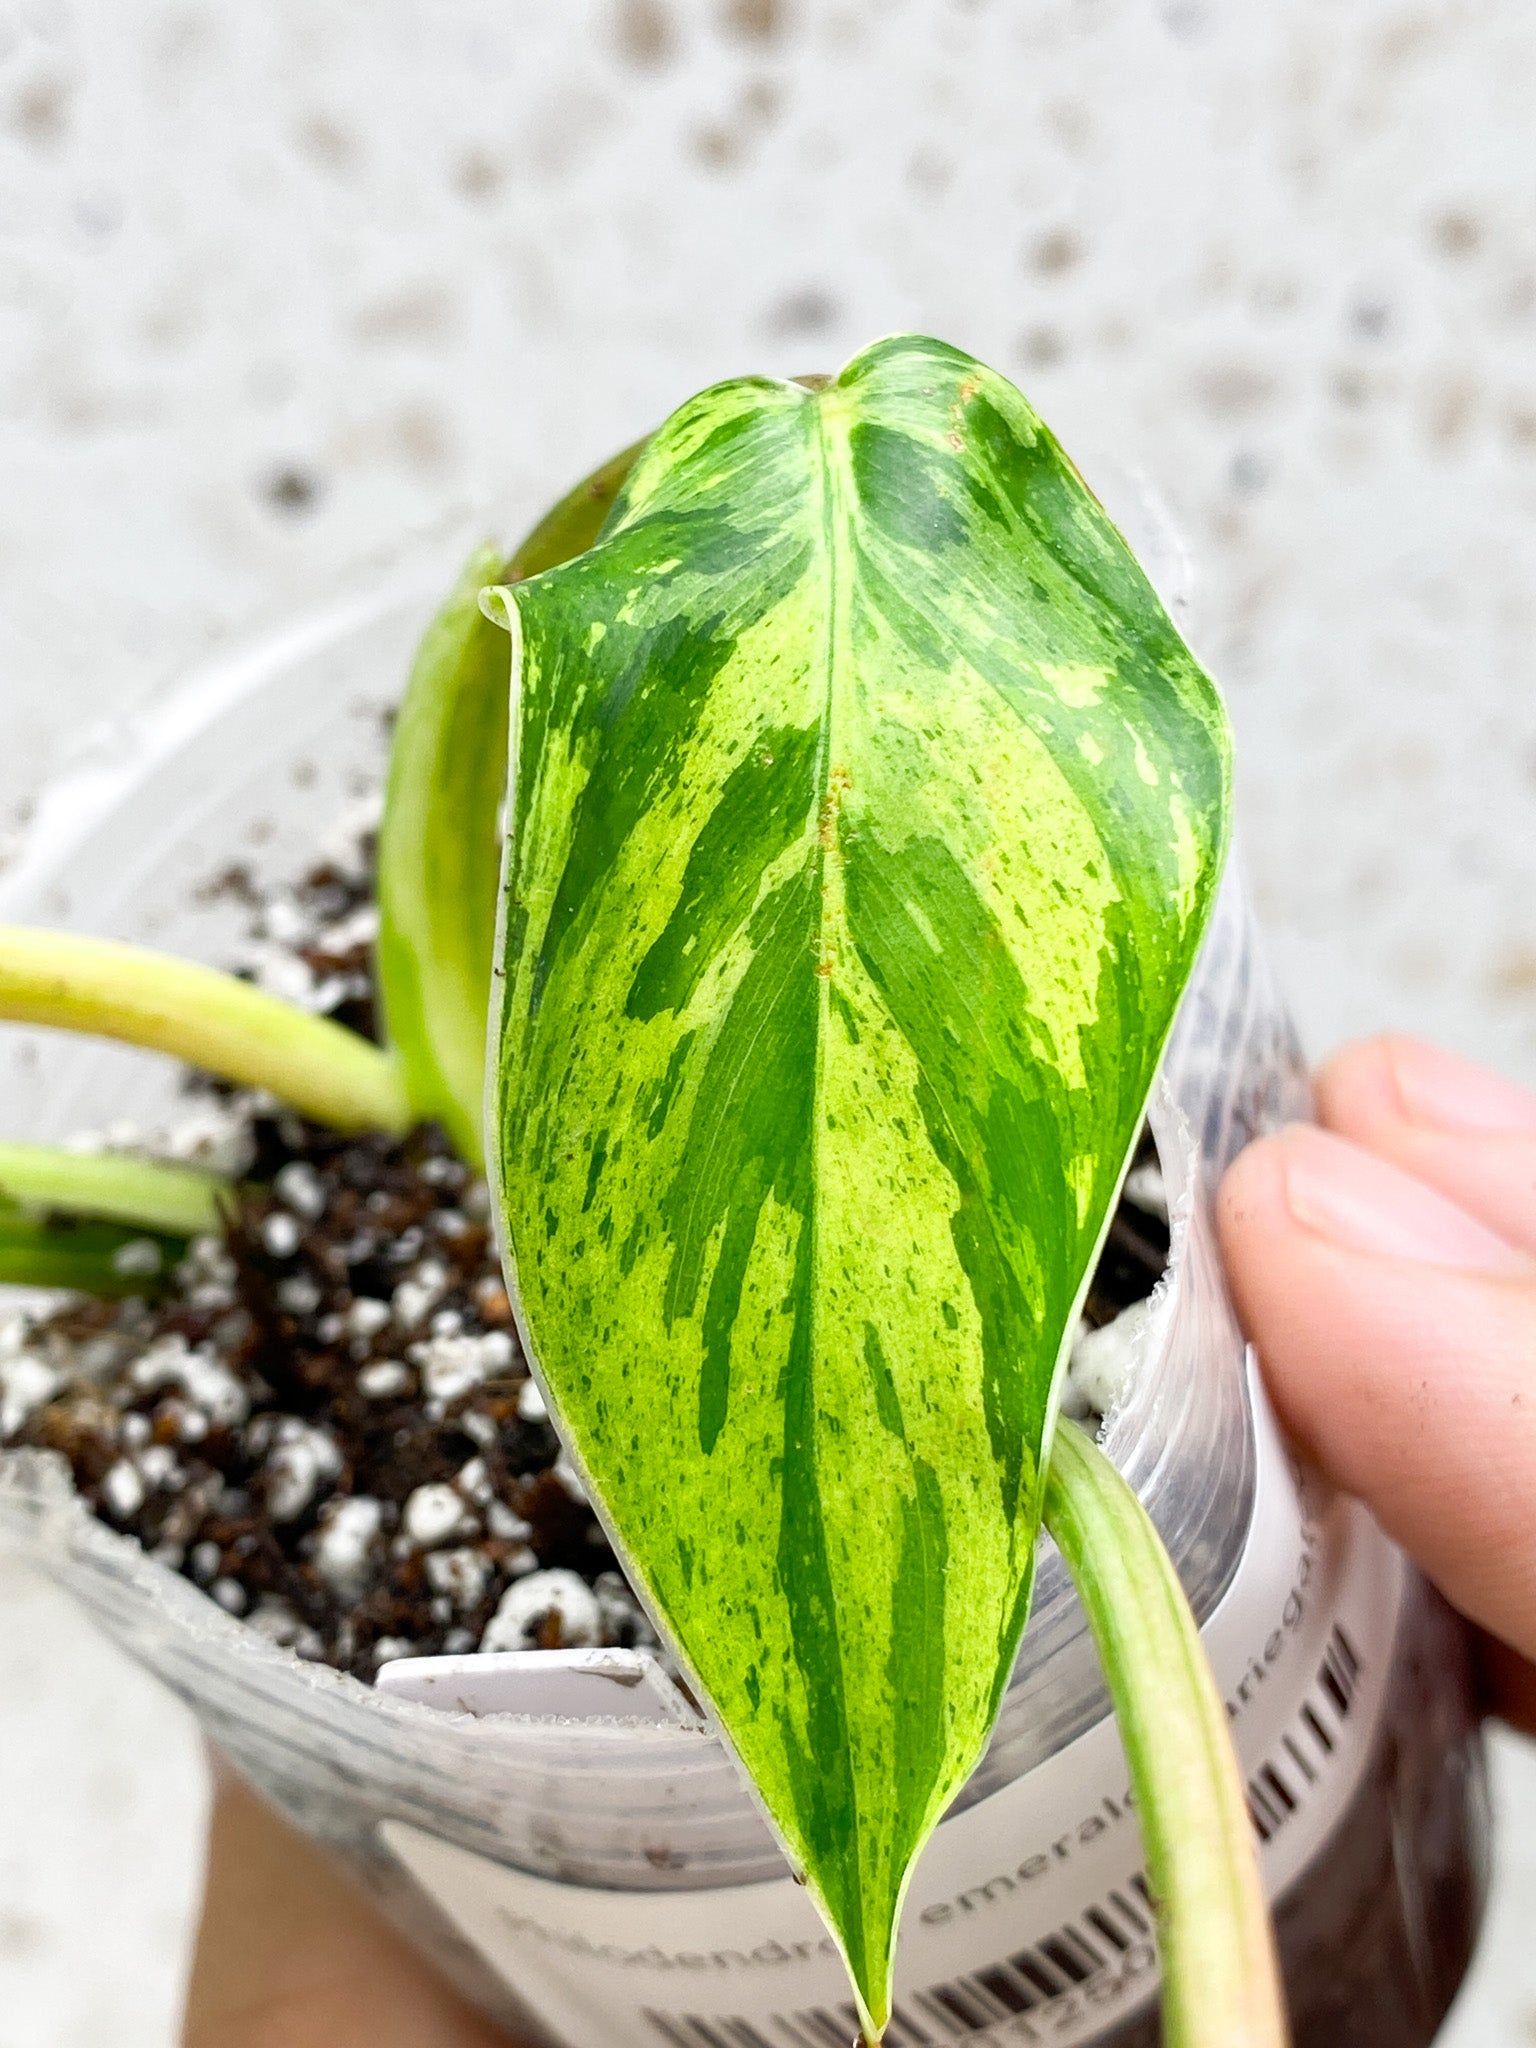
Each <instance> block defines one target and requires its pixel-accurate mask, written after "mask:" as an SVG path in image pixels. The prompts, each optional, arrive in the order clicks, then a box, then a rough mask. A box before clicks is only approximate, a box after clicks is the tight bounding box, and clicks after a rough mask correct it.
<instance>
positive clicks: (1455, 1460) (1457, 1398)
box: [1218, 1126, 1536, 1657]
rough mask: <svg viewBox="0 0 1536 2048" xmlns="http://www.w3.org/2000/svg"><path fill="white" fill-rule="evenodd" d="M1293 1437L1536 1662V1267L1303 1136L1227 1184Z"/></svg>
mask: <svg viewBox="0 0 1536 2048" xmlns="http://www.w3.org/2000/svg"><path fill="white" fill-rule="evenodd" d="M1218 1212H1219V1218H1220V1225H1221V1236H1222V1245H1223V1249H1224V1251H1225V1253H1226V1258H1227V1263H1228V1270H1229V1272H1230V1275H1231V1280H1232V1287H1233V1292H1234V1295H1235V1298H1236V1300H1237V1304H1238V1308H1239V1312H1240V1313H1241V1315H1242V1317H1243V1321H1244V1323H1245V1324H1246V1326H1247V1328H1248V1330H1249V1333H1250V1335H1251V1336H1252V1337H1253V1339H1254V1342H1255V1345H1256V1347H1257V1349H1258V1353H1259V1358H1260V1361H1261V1363H1262V1365H1263V1367H1264V1371H1265V1377H1266V1379H1267V1381H1268V1384H1269V1386H1270V1389H1271V1392H1272V1394H1273V1396H1274V1400H1275V1405H1276V1407H1277V1409H1278V1411H1279V1413H1280V1416H1281V1420H1282V1421H1283V1423H1284V1424H1285V1426H1286V1427H1287V1429H1288V1430H1289V1431H1290V1432H1291V1434H1292V1435H1293V1436H1294V1437H1295V1438H1296V1440H1297V1441H1298V1442H1299V1443H1300V1444H1301V1446H1302V1447H1303V1448H1304V1449H1305V1450H1306V1451H1307V1452H1308V1453H1309V1454H1310V1455H1311V1456H1312V1457H1313V1458H1314V1459H1315V1460H1316V1462H1317V1464H1318V1465H1319V1466H1320V1467H1321V1469H1322V1470H1323V1471H1324V1472H1325V1473H1326V1474H1327V1475H1328V1476H1329V1477H1330V1478H1332V1479H1333V1480H1334V1481H1335V1482H1336V1484H1338V1485H1340V1486H1342V1487H1344V1488H1345V1489H1346V1490H1347V1491H1348V1492H1350V1493H1352V1494H1355V1495H1356V1496H1358V1497H1359V1498H1360V1499H1362V1500H1364V1501H1365V1502H1366V1503H1367V1504H1368V1505H1369V1506H1370V1507H1371V1509H1372V1510H1373V1511H1374V1513H1375V1515H1376V1517H1377V1519H1378V1521H1379V1522H1380V1523H1381V1524H1382V1526H1383V1528H1385V1529H1386V1530H1387V1531H1388V1533H1389V1534H1390V1535H1392V1536H1393V1537H1394V1538H1395V1539H1396V1540H1397V1541H1398V1542H1399V1543H1401V1544H1402V1545H1403V1547H1404V1548H1405V1549H1406V1550H1408V1551H1409V1552H1410V1553H1411V1554H1412V1555H1413V1556H1414V1557H1415V1558H1417V1559H1418V1561H1419V1562H1420V1563H1421V1564H1422V1565H1423V1566H1424V1568H1425V1570H1426V1571H1427V1572H1428V1573H1429V1575H1430V1577H1431V1578H1432V1579H1434V1580H1435V1582H1436V1583H1437V1584H1438V1585H1439V1586H1440V1587H1441V1588H1442V1590H1443V1591H1444V1592H1445V1593H1446V1594H1447V1595H1448V1597H1449V1598H1450V1599H1451V1600H1452V1601H1454V1602H1455V1604H1456V1605H1457V1606H1458V1607H1459V1608H1460V1609H1461V1610H1462V1612H1463V1613H1464V1614H1467V1615H1469V1616H1470V1617H1471V1618H1472V1619H1473V1620H1474V1621H1477V1622H1480V1623H1481V1624H1482V1625H1483V1626H1484V1627H1485V1628H1487V1629H1489V1630H1490V1631H1492V1632H1493V1633H1494V1634H1495V1635H1497V1636H1499V1637H1501V1638H1502V1639H1503V1640H1504V1641H1506V1642H1508V1643H1510V1644H1511V1645H1512V1646H1513V1647H1514V1648H1515V1649H1516V1650H1518V1651H1519V1652H1520V1653H1521V1655H1523V1656H1527V1657H1529V1656H1531V1655H1532V1653H1533V1652H1536V1514H1533V1512H1532V1503H1533V1502H1536V1261H1533V1260H1531V1259H1529V1258H1527V1257H1526V1256H1525V1255H1523V1254H1522V1253H1520V1252H1517V1251H1514V1250H1512V1249H1511V1248H1510V1247H1509V1246H1508V1245H1507V1244H1505V1243H1504V1241H1503V1240H1502V1239H1501V1238H1500V1237H1498V1236H1497V1235H1495V1233H1494V1232H1492V1231H1491V1230H1489V1229H1488V1228H1487V1226H1486V1225H1485V1224H1483V1223H1481V1222H1479V1221H1478V1220H1477V1219H1476V1218H1474V1217H1472V1216H1469V1215H1467V1214H1466V1213H1465V1212H1464V1211H1463V1210H1461V1209H1458V1208H1456V1207H1455V1206H1454V1205H1453V1204H1452V1203H1450V1202H1448V1201H1447V1200H1446V1199H1445V1198H1444V1197H1443V1196H1442V1195H1439V1194H1437V1193H1436V1192H1435V1191H1434V1190H1433V1189H1430V1188H1427V1187H1424V1186H1423V1185H1422V1184H1421V1183H1419V1182H1417V1181H1415V1180H1412V1179H1410V1178H1409V1176H1407V1175H1406V1174H1404V1173H1402V1172H1400V1171H1399V1170H1398V1169H1397V1168H1396V1167H1393V1166H1390V1165H1388V1164H1386V1163H1384V1162H1383V1161H1380V1160H1378V1159H1375V1158H1373V1157H1372V1156H1371V1155H1370V1154H1368V1153H1366V1152H1363V1151H1361V1150H1359V1149H1358V1148H1357V1147H1356V1146H1354V1145H1351V1144H1349V1143H1347V1142H1346V1141H1345V1140H1344V1139H1342V1138H1338V1137H1334V1136H1331V1135H1329V1134H1328V1133H1327V1132H1324V1131H1318V1130H1314V1129H1311V1128H1308V1127H1304V1126H1297V1127H1295V1128H1293V1129H1292V1130H1289V1131H1286V1132H1284V1133H1282V1134H1281V1135H1280V1136H1279V1137H1276V1138H1269V1139H1264V1140H1261V1141H1260V1142H1259V1143H1258V1144H1256V1145H1252V1146H1250V1147H1249V1149H1248V1150H1247V1151H1246V1152H1245V1153H1244V1154H1243V1155H1242V1156H1241V1157H1240V1158H1239V1159H1238V1161H1237V1162H1236V1164H1235V1165H1234V1166H1233V1167H1232V1169H1231V1171H1230V1172H1229V1173H1228V1175H1227V1178H1226V1180H1225V1182H1224V1183H1223V1185H1222V1190H1221V1197H1220V1202H1219V1205H1218Z"/></svg>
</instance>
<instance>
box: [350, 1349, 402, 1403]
mask: <svg viewBox="0 0 1536 2048" xmlns="http://www.w3.org/2000/svg"><path fill="white" fill-rule="evenodd" d="M410 1384H411V1372H410V1367H409V1366H407V1365H405V1364H404V1363H402V1361H401V1360H400V1359H398V1358H377V1359H375V1360H374V1362H373V1364H372V1365H365V1366H364V1367H363V1369H362V1371H361V1372H360V1373H359V1374H358V1376H357V1391H358V1392H359V1393H360V1394H361V1395H362V1396H363V1399H364V1400H365V1401H388V1400H390V1399H391V1398H392V1397H393V1396H394V1395H396V1394H403V1393H404V1392H405V1390H406V1388H407V1387H408V1386H409V1385H410Z"/></svg>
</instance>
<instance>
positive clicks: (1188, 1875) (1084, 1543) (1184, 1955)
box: [1045, 1421, 1289, 2048]
mask: <svg viewBox="0 0 1536 2048" xmlns="http://www.w3.org/2000/svg"><path fill="white" fill-rule="evenodd" d="M1045 1525H1046V1527H1047V1528H1048V1529H1049V1530H1050V1532H1051V1534H1052V1535H1053V1536H1054V1537H1055V1539H1056V1541H1057V1543H1058V1545H1059V1546H1060V1549H1061V1553H1062V1556H1063V1557H1064V1558H1065V1559H1066V1563H1067V1569H1068V1570H1069V1571H1070V1572H1071V1574H1072V1577H1073V1580H1074V1582H1075V1583H1076V1586H1077V1590H1078V1592H1079V1594H1080V1595H1081V1597H1082V1602H1083V1606H1084V1607H1085V1608H1086V1610H1087V1613H1088V1622H1089V1626H1090V1628H1091V1629H1092V1630H1093V1638H1094V1641H1095V1643H1096V1644H1097V1645H1098V1651H1099V1659H1100V1662H1101V1663H1102V1665H1103V1667H1104V1676H1105V1679H1106V1681H1107V1682H1108V1685H1109V1692H1110V1698H1111V1700H1112V1701H1113V1702H1114V1709H1115V1719H1116V1721H1117V1722H1118V1724H1119V1729H1120V1739H1121V1742H1122V1743H1123V1745H1124V1748H1125V1755H1126V1761H1127V1763H1128V1764H1129V1766H1130V1772H1131V1782H1132V1784H1133V1785H1134V1786H1135V1788H1136V1807H1137V1812H1138V1815H1139V1816H1140V1822H1141V1837H1142V1847H1143V1849H1144V1850H1145V1852H1146V1859H1147V1882H1148V1885H1149V1887H1150V1889H1151V1892H1152V1895H1153V1898H1154V1899H1155V1900H1156V1902H1157V1929H1158V1948H1159V1951H1160V1955H1161V1960H1162V1970H1163V2015H1162V2019H1163V2041H1164V2043H1165V2048H1284V2044H1285V2042H1286V2041H1287V2039H1288V2038H1289V2036H1288V2029H1287V2025H1286V2018H1285V2005H1284V1999H1283V1995H1282V1992H1281V1988H1280V1976H1279V1967H1278V1964H1277V1962H1276V1959H1275V1946H1274V1936H1273V1933H1272V1931H1271V1929H1270V1924H1269V1913H1268V1909H1267V1907H1266V1905H1265V1901H1264V1889H1263V1884H1262V1881H1261V1879H1260V1876H1259V1866H1258V1853H1257V1850H1256V1848H1255V1845H1254V1838H1253V1826H1252V1823H1251V1821H1250V1820H1249V1817H1248V1808H1247V1802H1246V1799H1245V1798H1244V1794H1243V1782H1242V1776H1241V1773H1240V1772H1239V1769H1238V1763H1237V1757H1236V1754H1235V1752H1234V1751H1233V1748H1232V1737H1231V1732H1230V1730H1229V1728H1228V1725H1227V1713H1226V1708H1225V1707H1224V1706H1223V1704H1222V1700H1221V1695H1220V1693H1219V1692H1218V1691H1217V1690H1216V1682H1215V1680H1214V1678H1213V1677H1212V1676H1211V1669H1210V1666H1209V1664H1208V1663H1207V1662H1206V1658H1205V1649H1204V1646H1203V1645H1202V1643H1201V1641H1200V1631H1199V1629H1198V1628H1197V1626H1196V1624H1195V1618H1194V1615H1193V1614H1192V1613H1191V1612H1190V1608H1189V1602H1188V1601H1187V1600H1186V1599H1185V1597H1184V1589H1183V1587H1182V1586H1181V1585H1180V1584H1179V1581H1178V1576H1177V1574H1176V1573H1175V1571H1174V1569H1173V1565H1172V1563H1171V1562H1170V1560H1169V1557H1168V1553H1167V1551H1166V1550H1165V1549H1164V1548H1163V1545H1162V1539H1161V1538H1160V1537H1159V1536H1158V1533H1157V1531H1156V1529H1154V1528H1153V1526H1152V1523H1151V1521H1150V1519H1149V1518H1148V1515H1147V1512H1146V1510H1145V1509H1144V1508H1143V1507H1142V1505H1141V1503H1140V1501H1138V1500H1137V1498H1136V1496H1135V1494H1134V1493H1133V1492H1132V1490H1131V1489H1130V1487H1129V1486H1127V1485H1126V1483H1125V1481H1124V1480H1123V1479H1122V1478H1121V1477H1120V1474H1119V1473H1118V1472H1117V1471H1116V1470H1115V1468H1114V1466H1113V1465H1112V1464H1111V1463H1110V1461H1109V1459H1108V1458H1106V1457H1105V1455H1104V1453H1103V1452H1102V1451H1101V1450H1100V1449H1099V1448H1098V1446H1097V1445H1096V1444H1095V1443H1094V1442H1093V1441H1092V1440H1091V1439H1090V1438H1089V1437H1087V1436H1085V1435H1084V1434H1083V1432H1082V1431H1081V1430H1079V1429H1078V1428H1076V1427H1075V1426H1074V1425H1073V1424H1072V1423H1069V1422H1066V1421H1063V1422H1062V1423H1061V1424H1060V1425H1059V1426H1058V1428H1057V1431H1056V1440H1055V1446H1054V1449H1053V1452H1052V1456H1051V1468H1050V1473H1049V1475H1048V1477H1047V1480H1046V1489H1045Z"/></svg>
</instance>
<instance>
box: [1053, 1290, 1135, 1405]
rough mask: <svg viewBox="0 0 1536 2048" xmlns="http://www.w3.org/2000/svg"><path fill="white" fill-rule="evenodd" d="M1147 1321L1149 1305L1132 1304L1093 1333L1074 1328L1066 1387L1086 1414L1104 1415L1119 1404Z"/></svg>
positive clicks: (1086, 1328)
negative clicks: (1081, 1405) (1068, 1380)
mask: <svg viewBox="0 0 1536 2048" xmlns="http://www.w3.org/2000/svg"><path fill="white" fill-rule="evenodd" d="M1151 1319H1152V1303H1151V1302H1150V1301H1133V1302H1132V1303H1131V1305H1130V1307H1129V1308H1126V1309H1122V1310H1121V1311H1120V1313H1119V1315H1117V1316H1116V1317H1115V1319H1114V1321H1113V1322H1112V1323H1105V1324H1104V1325H1103V1326H1102V1327H1101V1328H1099V1329H1097V1330H1095V1329H1093V1328H1091V1327H1090V1326H1089V1325H1088V1324H1087V1323H1080V1324H1079V1325H1078V1331H1077V1335H1076V1336H1075V1337H1074V1338H1073V1340H1072V1362H1071V1365H1070V1367H1069V1368H1068V1371H1069V1376H1070V1386H1071V1387H1072V1389H1073V1390H1074V1391H1075V1392H1076V1394H1077V1395H1078V1397H1079V1400H1080V1401H1081V1402H1082V1403H1084V1404H1086V1410H1087V1411H1092V1412H1094V1413H1097V1414H1099V1415H1108V1414H1109V1413H1110V1411H1111V1410H1112V1409H1113V1408H1114V1406H1115V1404H1116V1402H1117V1401H1119V1399H1120V1397H1121V1395H1122V1394H1123V1393H1124V1392H1125V1390H1126V1388H1127V1387H1128V1386H1129V1384H1130V1382H1131V1378H1132V1375H1133V1374H1134V1372H1135V1370H1136V1368H1137V1366H1138V1365H1139V1364H1140V1362H1141V1353H1142V1344H1143V1339H1144V1337H1145V1335H1146V1332H1147V1328H1148V1325H1149V1323H1150V1322H1151ZM1063 1405H1064V1406H1065V1403H1063Z"/></svg>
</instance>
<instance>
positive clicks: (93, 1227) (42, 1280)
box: [0, 1207, 186, 1297]
mask: <svg viewBox="0 0 1536 2048" xmlns="http://www.w3.org/2000/svg"><path fill="white" fill-rule="evenodd" d="M185 1248H186V1247H185V1243H184V1241H183V1240H182V1239H181V1238H180V1237H175V1236H167V1235H164V1234H162V1233H160V1232H155V1231H149V1232H146V1231H142V1230H132V1229H128V1228H125V1227H124V1226H123V1225H121V1224H117V1223H69V1222H62V1221H49V1222H46V1223H44V1222H41V1221H39V1220H38V1219H37V1218H36V1217H33V1216H29V1215H27V1214H26V1213H25V1211H23V1210H20V1209H8V1208H5V1207H0V1285H4V1286H8V1287H62V1288H68V1289H69V1290H70V1292H72V1293H76V1294H98V1295H104V1296H108V1297H110V1296H112V1295H119V1294H145V1293H150V1294H153V1293H155V1292H156V1291H157V1288H158V1284H159V1282H160V1281H161V1279H163V1277H164V1276H165V1275H166V1274H168V1273H169V1272H170V1270H171V1268H172V1267H173V1266H174V1265H175V1263H176V1261H177V1260H178V1259H179V1258H180V1257H181V1256H182V1254H183V1252H184V1250H185Z"/></svg>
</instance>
